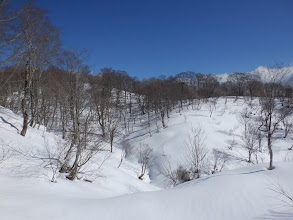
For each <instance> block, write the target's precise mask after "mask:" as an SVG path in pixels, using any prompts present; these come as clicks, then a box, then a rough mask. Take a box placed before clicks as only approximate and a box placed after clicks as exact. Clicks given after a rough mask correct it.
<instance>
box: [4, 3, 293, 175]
mask: <svg viewBox="0 0 293 220" xmlns="http://www.w3.org/2000/svg"><path fill="white" fill-rule="evenodd" d="M12 2H13V1H9V0H1V2H0V27H1V29H0V41H1V42H0V45H1V54H0V55H1V59H0V65H1V70H0V105H2V106H4V107H6V108H9V109H11V110H12V111H13V112H15V113H17V114H21V115H22V116H23V127H22V131H21V132H20V135H22V136H25V135H26V134H27V130H28V127H29V126H31V127H37V128H38V127H39V126H40V125H43V126H45V127H46V128H47V129H48V130H49V131H54V132H56V133H58V134H59V135H60V136H62V138H63V139H66V140H68V141H69V142H70V144H69V146H68V148H66V153H65V156H64V158H61V159H62V166H61V168H60V170H59V171H60V172H63V173H68V176H67V178H68V179H70V180H74V179H75V178H76V176H77V173H78V171H79V170H80V169H81V167H82V166H83V165H84V164H85V163H87V162H88V161H89V160H90V159H91V157H92V156H93V155H94V154H95V152H96V151H97V150H99V148H100V140H105V141H107V142H108V143H109V144H110V149H109V151H111V152H112V151H113V142H114V140H115V137H116V135H117V132H118V129H117V128H118V127H122V128H124V130H125V132H126V133H127V132H129V131H130V129H131V124H133V123H138V118H139V117H140V116H141V115H144V116H146V117H147V118H148V122H147V123H146V126H147V127H150V125H151V123H160V126H161V127H162V128H165V127H167V126H168V124H167V121H168V120H167V119H168V118H169V116H170V112H172V111H174V110H175V109H176V111H178V112H179V113H180V112H181V111H182V110H183V108H185V107H190V108H192V109H196V108H197V107H198V104H199V103H200V102H209V100H210V102H211V115H212V110H213V108H214V107H215V104H213V102H212V101H211V100H214V102H216V99H217V98H218V97H220V96H233V97H235V99H237V98H238V97H240V96H245V97H248V98H250V99H254V98H256V97H258V98H259V105H260V106H261V114H260V115H259V121H260V123H259V125H258V126H250V124H249V123H250V122H245V123H247V124H245V126H247V127H249V129H248V128H247V130H246V133H245V134H244V136H243V141H244V142H245V143H247V147H246V149H247V150H248V161H249V162H250V161H251V156H252V155H253V153H254V152H255V148H256V147H255V146H256V143H254V142H253V141H254V139H253V140H251V137H254V136H255V135H256V133H257V132H263V134H264V135H265V136H266V138H267V142H268V146H267V147H268V150H269V152H270V158H271V162H270V167H269V169H272V168H273V153H272V140H273V136H274V133H275V131H276V129H277V127H278V125H279V124H280V123H283V122H286V117H287V116H288V115H289V114H291V109H292V104H293V103H292V100H293V99H292V94H293V90H292V87H291V86H289V85H287V84H282V79H283V77H284V75H285V74H286V72H284V71H285V70H284V68H279V69H277V68H268V73H269V74H270V76H271V79H270V80H269V81H264V80H262V79H261V77H260V76H258V75H257V74H245V73H233V74H231V75H229V77H228V79H227V81H225V82H222V83H220V82H219V79H218V77H217V76H216V75H215V74H201V73H196V72H191V71H189V72H181V73H179V74H177V75H175V76H171V77H165V76H160V77H157V78H150V79H146V80H142V81H140V80H138V79H136V78H135V77H131V76H129V75H128V74H127V72H125V71H122V70H114V69H112V68H103V69H101V70H100V72H98V73H92V72H91V69H90V67H89V66H88V65H87V62H86V61H87V57H88V54H87V52H86V51H84V50H80V49H73V48H65V47H64V46H63V45H62V41H61V40H60V35H61V34H62V33H61V32H60V30H59V29H58V28H57V27H55V26H54V25H53V24H52V23H51V21H50V19H49V18H48V12H47V11H45V10H43V9H41V8H38V7H37V6H36V5H35V4H33V3H31V2H29V3H27V4H26V5H24V6H23V7H22V9H19V10H16V9H13V8H12V7H10V5H11V3H12ZM209 98H213V99H209ZM276 100H279V101H280V102H281V103H282V105H277V104H276ZM134 103H136V105H137V106H138V108H134V107H133V105H134ZM92 124H95V125H97V126H98V127H99V128H100V130H99V131H98V130H94V129H93V126H92ZM158 126H159V125H158ZM288 126H289V125H288ZM285 135H286V134H285ZM90 140H91V141H90ZM93 140H94V142H95V143H96V144H94V145H92V141H93ZM193 150H198V149H193ZM202 154H204V153H202ZM193 156H197V157H199V156H200V157H204V156H205V155H193ZM141 157H142V158H143V159H144V157H143V155H142V156H141ZM143 159H142V160H143ZM195 159H196V158H193V161H194V162H195V161H196V160H195ZM200 166H201V165H200V164H198V163H195V164H194V167H193V172H194V173H193V175H194V176H197V177H199V174H200V168H201V167H200ZM144 172H145V167H144V165H143V166H142V173H141V176H143V174H144Z"/></svg>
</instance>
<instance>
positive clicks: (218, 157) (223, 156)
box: [212, 148, 231, 174]
mask: <svg viewBox="0 0 293 220" xmlns="http://www.w3.org/2000/svg"><path fill="white" fill-rule="evenodd" d="M230 160H231V156H230V155H229V154H228V153H226V152H224V151H221V150H218V149H215V148H214V149H213V154H212V174H214V173H217V172H221V171H222V170H223V168H224V167H225V164H226V163H227V162H229V161H230Z"/></svg>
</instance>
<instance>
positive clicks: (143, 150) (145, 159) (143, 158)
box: [136, 143, 153, 180]
mask: <svg viewBox="0 0 293 220" xmlns="http://www.w3.org/2000/svg"><path fill="white" fill-rule="evenodd" d="M152 151H153V150H152V149H151V148H150V147H149V146H148V144H143V143H140V145H139V147H138V149H137V152H136V154H137V157H138V162H139V163H140V164H141V170H140V175H139V176H138V179H141V180H142V179H143V176H144V175H145V173H146V170H147V168H149V167H150V166H151V165H152V162H153V157H152V155H151V154H152Z"/></svg>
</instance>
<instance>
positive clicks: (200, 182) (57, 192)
mask: <svg viewBox="0 0 293 220" xmlns="http://www.w3.org/2000/svg"><path fill="white" fill-rule="evenodd" d="M211 103H216V104H211ZM248 103H250V104H248ZM257 103H258V102H257V99H255V100H253V101H251V102H247V101H245V100H244V99H243V98H239V99H235V97H228V98H220V99H219V100H217V102H207V103H201V104H200V106H194V108H192V107H191V106H189V107H185V108H184V109H183V111H182V110H180V112H179V109H178V110H177V112H176V111H173V112H172V113H171V114H170V117H169V118H168V120H167V127H166V128H162V125H161V122H160V120H159V119H158V118H153V119H152V120H153V121H152V125H151V127H150V128H149V127H148V126H147V119H146V118H140V119H137V122H136V123H135V124H133V125H132V126H131V128H130V129H129V131H128V132H126V131H123V130H122V129H121V131H119V133H118V134H119V135H118V136H117V137H116V139H115V145H114V152H113V153H110V152H109V147H108V144H107V143H105V146H104V149H103V150H102V151H101V152H100V153H99V154H97V155H95V157H94V159H93V160H92V162H91V163H90V164H89V165H88V166H87V167H85V168H84V178H83V177H81V178H80V180H75V181H69V180H67V179H66V178H65V175H60V174H58V172H56V168H55V167H54V166H52V165H51V164H52V157H54V158H55V157H56V155H57V156H58V152H59V151H60V148H61V147H62V145H64V144H65V143H63V142H64V141H63V140H62V139H61V138H60V137H59V136H57V135H55V134H54V133H51V132H46V129H45V128H44V127H42V126H41V127H40V128H38V129H37V128H29V130H28V133H27V135H26V137H23V136H21V135H19V133H20V130H21V126H22V118H21V117H20V116H18V115H15V114H14V113H12V112H11V111H10V110H8V109H5V108H3V107H0V151H1V154H0V155H1V158H2V160H1V161H2V163H1V164H0V186H1V187H0V219H5V220H6V219H71V220H72V219H125V220H129V219H158V220H159V219H160V220H161V219H168V220H169V219H174V220H175V219H176V220H177V219H203V220H205V219H207V220H214V219H225V220H229V219H231V220H234V219H243V220H244V219H245V220H246V219H293V212H292V210H290V209H289V208H288V207H285V204H284V202H282V201H281V200H282V199H283V197H280V195H279V194H278V193H276V192H274V190H277V189H278V188H277V187H276V186H278V185H280V186H282V187H284V188H285V189H286V190H287V191H288V192H290V189H291V188H290V187H292V185H293V176H292V175H291V174H292V165H293V164H292V163H293V152H292V150H288V148H289V147H291V145H292V143H293V142H292V139H291V137H292V136H291V134H290V135H288V136H287V137H286V138H283V135H284V134H283V133H284V131H283V130H282V126H280V128H279V130H278V131H277V133H276V140H275V141H274V142H273V148H274V161H275V163H274V165H275V169H274V170H272V171H269V170H267V167H268V161H269V156H268V153H267V150H266V145H265V142H264V143H263V144H262V147H263V149H262V152H259V153H258V155H257V157H255V155H253V156H252V157H253V158H252V163H247V157H248V156H247V152H246V150H245V149H244V148H243V147H242V142H241V135H242V133H243V130H244V126H243V124H242V121H241V120H242V118H243V117H242V116H243V114H248V115H249V116H248V117H251V118H254V117H256V115H257V112H258V111H259V108H258V105H257ZM196 128H201V129H202V131H203V133H202V134H203V135H202V136H203V137H204V145H205V148H206V149H207V150H208V152H209V153H208V156H207V158H206V160H207V163H206V165H205V166H206V167H205V172H203V174H202V177H201V178H199V179H196V180H192V181H189V182H186V183H183V184H181V185H179V186H177V187H174V188H166V187H169V186H170V182H168V181H167V179H166V177H165V176H164V175H163V174H162V173H164V169H165V167H166V164H168V163H169V164H170V166H171V168H172V169H176V168H177V166H178V165H179V164H182V165H184V164H186V160H187V159H186V157H187V155H186V153H187V152H186V145H188V140H189V139H188V137H189V135H192V129H196ZM122 141H127V142H128V144H129V145H131V146H133V148H134V149H135V148H139V147H140V146H142V145H143V144H145V145H148V146H149V147H150V148H151V149H152V152H151V157H152V161H151V164H150V166H149V167H148V171H147V175H145V176H144V178H143V180H139V179H138V176H139V174H140V169H141V165H140V163H139V162H140V161H139V160H138V158H137V155H136V154H135V153H132V154H131V153H129V154H128V155H127V156H126V158H125V159H124V160H123V162H122V164H121V166H120V167H119V168H118V165H119V163H120V158H121V153H122V150H121V143H122ZM213 149H216V150H219V151H221V152H225V153H227V155H229V160H227V162H226V163H225V164H224V167H223V171H222V172H216V173H214V174H211V172H210V171H211V169H212V166H213V160H214V159H215V158H213V154H212V152H213ZM50 158H51V159H50ZM55 172H56V174H55ZM53 177H55V182H54V183H53V182H51V180H52V178H53ZM85 177H86V178H85ZM87 180H90V181H92V182H89V181H87ZM278 198H279V199H278ZM280 199H281V200H280Z"/></svg>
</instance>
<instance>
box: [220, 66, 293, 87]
mask: <svg viewBox="0 0 293 220" xmlns="http://www.w3.org/2000/svg"><path fill="white" fill-rule="evenodd" d="M270 73H272V74H270ZM230 74H231V73H223V74H217V75H216V76H217V77H218V80H219V82H220V83H224V82H227V80H228V77H229V75H230ZM247 74H252V75H254V76H255V77H256V78H258V79H259V78H260V79H261V81H263V82H272V81H275V82H279V81H281V82H282V83H283V84H293V66H290V67H283V68H268V67H265V66H259V67H258V68H256V69H255V70H253V71H251V72H248V73H247Z"/></svg>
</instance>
